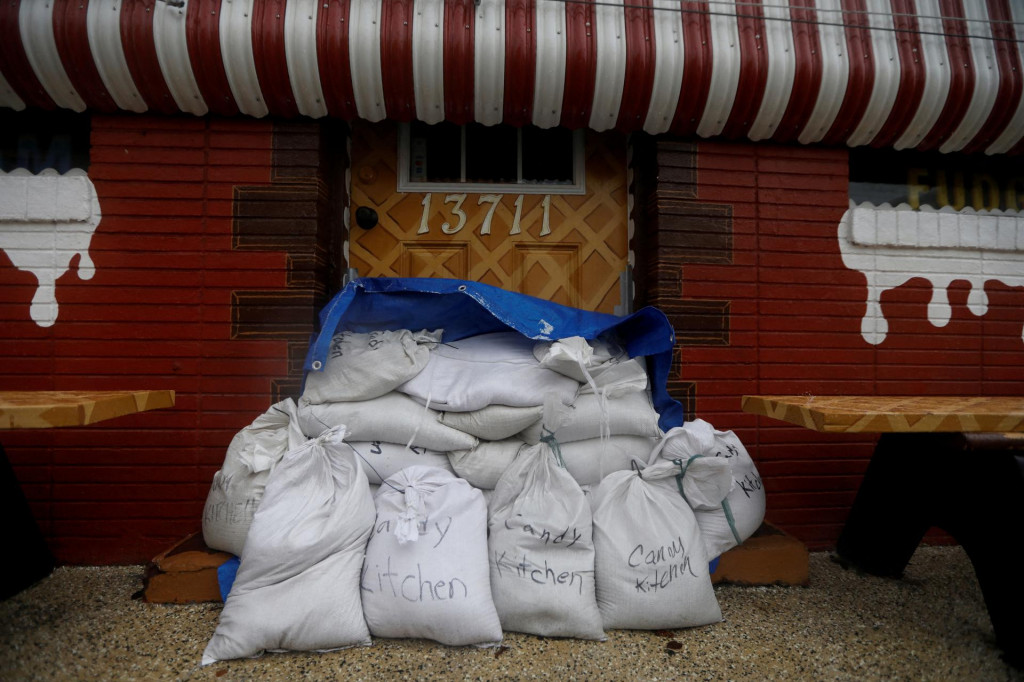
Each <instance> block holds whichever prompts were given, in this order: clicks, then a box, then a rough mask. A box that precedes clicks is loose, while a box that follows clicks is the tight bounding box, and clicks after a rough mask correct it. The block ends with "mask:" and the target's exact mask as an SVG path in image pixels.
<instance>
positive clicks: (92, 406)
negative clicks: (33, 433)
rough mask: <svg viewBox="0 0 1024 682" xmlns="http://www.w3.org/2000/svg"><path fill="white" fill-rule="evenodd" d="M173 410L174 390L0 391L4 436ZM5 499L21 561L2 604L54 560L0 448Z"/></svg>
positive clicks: (11, 542) (1, 588)
mask: <svg viewBox="0 0 1024 682" xmlns="http://www.w3.org/2000/svg"><path fill="white" fill-rule="evenodd" d="M173 406H174V391H170V390H156V391H0V431H3V430H8V429H52V428H58V427H65V426H86V425H88V424H95V423H96V422H101V421H105V420H107V419H114V418H115V417H121V416H124V415H127V414H134V413H136V412H145V411H147V410H157V409H161V408H165V407H173ZM0 497H2V498H3V505H2V507H0V509H3V518H4V522H5V523H4V529H5V530H6V531H7V536H8V537H7V546H8V549H9V550H10V551H12V552H13V556H14V557H16V558H15V561H14V562H12V566H9V567H8V568H9V574H8V575H7V576H5V579H4V581H3V582H2V583H0V599H6V598H7V597H10V596H11V595H14V594H17V593H18V592H20V591H21V590H23V589H24V588H26V587H28V586H29V585H31V584H32V583H34V582H36V581H38V580H41V579H43V578H45V577H46V576H48V575H50V573H51V572H52V571H53V567H54V558H53V555H52V554H51V553H50V550H49V548H48V546H47V544H46V541H45V540H44V539H43V534H42V532H40V530H39V525H38V524H37V523H36V520H35V517H33V516H32V510H31V509H30V508H29V506H28V502H27V501H26V499H25V496H24V494H23V493H22V490H21V485H20V484H19V483H18V479H17V477H16V476H15V475H14V470H13V469H12V468H11V465H10V463H9V462H8V461H7V454H6V452H5V451H4V448H3V445H2V444H0Z"/></svg>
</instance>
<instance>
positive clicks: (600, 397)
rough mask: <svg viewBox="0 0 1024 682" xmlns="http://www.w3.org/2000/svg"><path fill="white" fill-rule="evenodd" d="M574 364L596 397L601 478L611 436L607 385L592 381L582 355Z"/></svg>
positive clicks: (603, 473) (603, 474) (592, 378)
mask: <svg viewBox="0 0 1024 682" xmlns="http://www.w3.org/2000/svg"><path fill="white" fill-rule="evenodd" d="M576 364H578V365H579V367H580V372H582V373H583V378H584V379H586V380H587V385H588V386H590V390H592V391H593V392H594V397H595V398H597V409H598V410H600V412H601V427H600V429H599V431H598V439H599V444H600V451H599V452H598V461H599V463H600V464H599V466H598V472H599V474H600V476H601V478H604V476H605V461H606V460H607V455H608V444H609V442H610V440H611V437H612V426H611V416H610V415H609V413H608V387H607V386H605V387H603V388H598V386H597V382H596V381H594V376H593V375H592V374H591V373H590V370H588V369H587V365H586V363H585V362H583V357H582V356H577V357H576Z"/></svg>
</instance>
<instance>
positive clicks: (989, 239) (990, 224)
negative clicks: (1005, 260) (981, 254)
mask: <svg viewBox="0 0 1024 682" xmlns="http://www.w3.org/2000/svg"><path fill="white" fill-rule="evenodd" d="M998 238H999V230H998V226H997V225H996V221H995V217H994V216H979V217H978V248H981V249H986V250H987V249H995V248H996V245H997V241H998Z"/></svg>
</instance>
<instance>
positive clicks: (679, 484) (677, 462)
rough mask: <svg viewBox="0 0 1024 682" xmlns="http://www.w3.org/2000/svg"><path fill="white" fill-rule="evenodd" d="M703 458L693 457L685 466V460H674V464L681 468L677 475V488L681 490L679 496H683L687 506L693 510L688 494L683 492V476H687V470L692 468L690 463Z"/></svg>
mask: <svg viewBox="0 0 1024 682" xmlns="http://www.w3.org/2000/svg"><path fill="white" fill-rule="evenodd" d="M703 456H704V455H693V456H692V457H690V458H689V459H688V460H686V464H683V460H681V459H679V458H676V459H674V460H672V463H673V464H675V465H676V466H677V467H679V473H678V474H676V488H678V489H679V494H680V495H681V496H682V498H683V500H685V501H686V504H688V505H690V507H691V508H692V507H693V505H692V504H690V500H689V499H687V497H686V493H685V492H684V491H683V476H685V475H686V470H687V469H689V468H690V463H691V462H693V460H695V459H697V458H698V457H703Z"/></svg>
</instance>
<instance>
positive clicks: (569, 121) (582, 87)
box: [561, 3, 597, 130]
mask: <svg viewBox="0 0 1024 682" xmlns="http://www.w3.org/2000/svg"><path fill="white" fill-rule="evenodd" d="M593 26H594V6H593V5H591V4H590V3H568V4H567V5H566V7H565V89H564V94H563V95H562V121H561V122H562V125H563V126H564V127H566V128H570V129H572V130H576V129H578V128H586V127H587V124H588V123H589V122H590V108H589V106H588V104H589V103H590V102H591V101H593V99H594V81H595V79H596V78H597V39H596V37H595V36H594V31H593V30H592V28H593Z"/></svg>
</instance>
